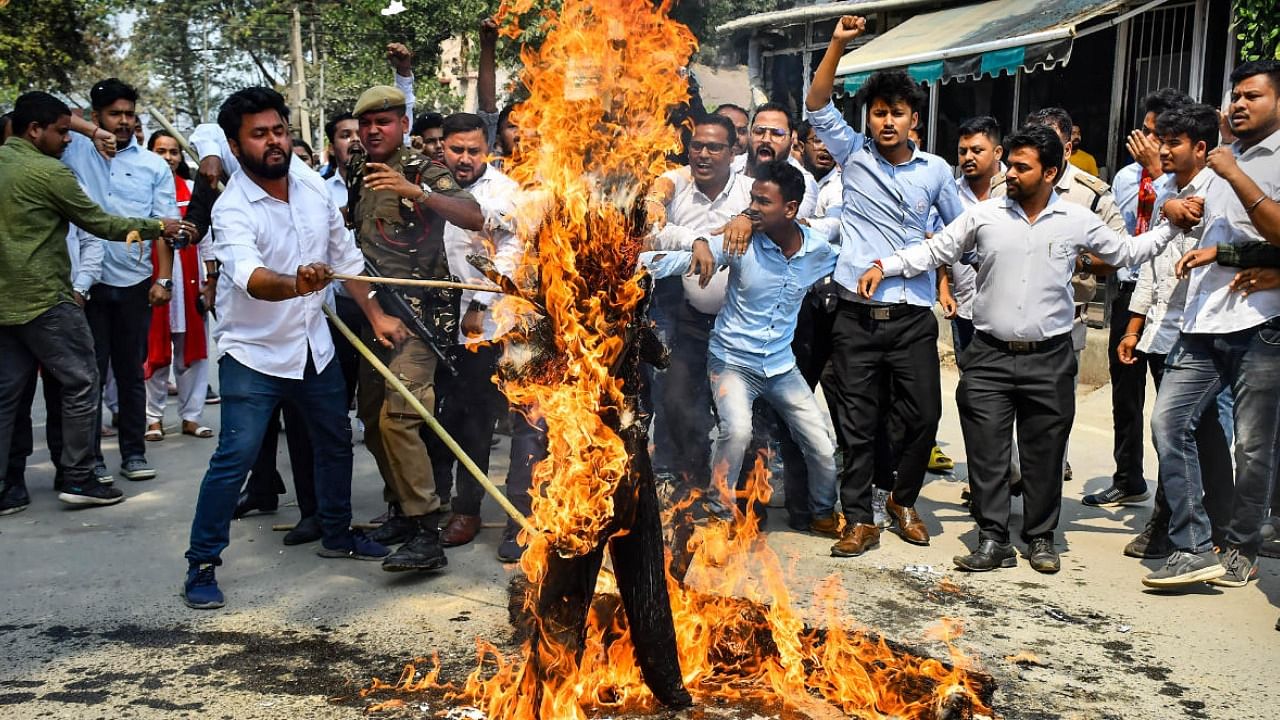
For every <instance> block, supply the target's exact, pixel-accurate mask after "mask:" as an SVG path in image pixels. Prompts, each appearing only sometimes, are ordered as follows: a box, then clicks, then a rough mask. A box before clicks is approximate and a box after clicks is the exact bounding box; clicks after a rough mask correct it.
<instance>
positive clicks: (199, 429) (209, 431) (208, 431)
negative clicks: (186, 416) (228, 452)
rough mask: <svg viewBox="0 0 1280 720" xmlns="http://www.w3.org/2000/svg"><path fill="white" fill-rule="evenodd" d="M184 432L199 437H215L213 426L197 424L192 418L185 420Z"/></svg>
mask: <svg viewBox="0 0 1280 720" xmlns="http://www.w3.org/2000/svg"><path fill="white" fill-rule="evenodd" d="M182 434H183V435H190V436H191V437H198V438H211V437H213V428H210V427H205V426H204V425H197V424H196V423H194V422H192V421H190V420H183V421H182Z"/></svg>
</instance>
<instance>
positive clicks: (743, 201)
mask: <svg viewBox="0 0 1280 720" xmlns="http://www.w3.org/2000/svg"><path fill="white" fill-rule="evenodd" d="M663 177H665V178H668V179H670V180H672V182H674V183H675V185H676V192H675V195H672V196H671V201H670V202H668V203H667V225H666V227H664V228H662V230H660V231H658V234H657V236H656V237H655V238H654V243H653V247H654V249H655V250H691V249H692V248H693V241H694V240H697V239H698V238H700V237H704V238H709V237H711V236H712V235H713V234H715V231H716V230H719V229H720V228H721V227H724V224H725V223H727V222H729V220H730V219H732V218H733V216H735V215H737V214H739V213H741V212H742V211H743V210H746V209H747V207H748V206H750V205H751V183H752V180H751V178H749V177H747V176H746V175H744V174H742V173H739V172H735V173H733V174H732V175H730V176H729V181H728V182H726V183H725V186H724V189H723V190H721V191H720V194H719V195H717V196H716V197H714V198H710V197H707V196H706V195H705V194H704V193H703V192H702V191H701V190H699V189H698V184H697V183H696V182H694V181H693V179H692V177H691V176H690V174H689V168H687V167H683V168H677V169H675V170H671V171H669V172H667V173H665V174H663ZM681 281H682V282H683V284H684V297H685V300H687V301H688V302H689V304H690V305H692V306H693V309H694V310H697V311H698V312H701V313H706V314H708V315H715V314H717V313H719V312H720V309H721V308H723V307H724V302H725V296H726V294H727V293H728V287H729V269H728V267H723V268H720V269H719V270H717V271H716V274H715V275H713V276H712V277H711V281H710V282H709V283H707V286H706V287H701V286H700V285H699V284H698V278H696V277H682V278H681Z"/></svg>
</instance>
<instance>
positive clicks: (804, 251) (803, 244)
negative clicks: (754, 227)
mask: <svg viewBox="0 0 1280 720" xmlns="http://www.w3.org/2000/svg"><path fill="white" fill-rule="evenodd" d="M795 225H796V227H797V228H799V229H800V249H799V250H796V254H795V255H792V256H791V257H789V258H785V259H787V260H795V259H797V258H800V257H803V256H805V255H808V254H809V253H811V252H813V250H814V249H815V247H816V246H817V243H822V244H824V245H825V244H826V243H827V241H826V240H824V239H821V238H818V237H817V236H815V235H814V234H813V231H812V229H811V228H809V227H807V226H805V225H803V224H801V223H796V224H795ZM752 239H753V240H755V241H756V242H759V243H761V244H762V246H763V247H766V248H770V249H772V250H773V251H774V252H776V253H778V255H782V248H780V247H778V243H776V242H774V241H773V238H771V237H769V236H768V235H766V234H764V232H763V231H760V232H757V233H755V234H754V235H752Z"/></svg>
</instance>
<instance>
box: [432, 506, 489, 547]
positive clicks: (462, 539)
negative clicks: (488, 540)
mask: <svg viewBox="0 0 1280 720" xmlns="http://www.w3.org/2000/svg"><path fill="white" fill-rule="evenodd" d="M478 532H480V516H479V515H463V514H462V513H454V514H453V515H452V516H451V517H450V518H449V524H448V525H445V526H444V530H441V531H440V544H441V545H443V546H445V547H457V546H459V545H466V544H467V543H469V542H471V541H472V540H475V539H476V533H478Z"/></svg>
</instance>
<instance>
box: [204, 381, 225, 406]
mask: <svg viewBox="0 0 1280 720" xmlns="http://www.w3.org/2000/svg"><path fill="white" fill-rule="evenodd" d="M220 402H222V396H221V395H219V394H218V393H217V391H215V390H214V389H213V386H212V385H211V386H209V387H206V388H205V390H204V404H205V405H217V404H218V403H220Z"/></svg>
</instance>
